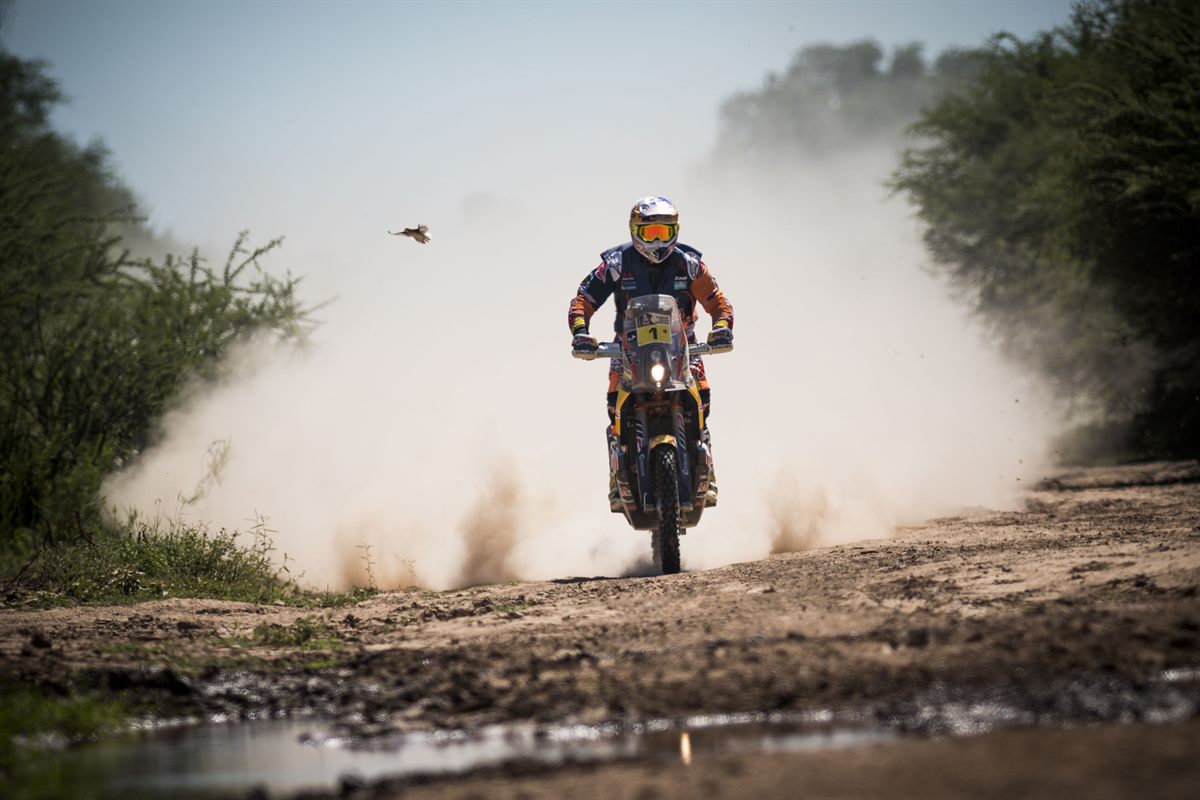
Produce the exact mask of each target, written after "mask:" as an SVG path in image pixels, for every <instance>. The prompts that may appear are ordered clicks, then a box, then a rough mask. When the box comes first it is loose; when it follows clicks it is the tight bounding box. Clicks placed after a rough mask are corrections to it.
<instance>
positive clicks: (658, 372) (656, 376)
mask: <svg viewBox="0 0 1200 800" xmlns="http://www.w3.org/2000/svg"><path fill="white" fill-rule="evenodd" d="M666 376H667V368H666V367H664V366H663V365H662V364H652V365H651V366H650V380H652V381H654V382H655V383H662V379H663V378H665V377H666Z"/></svg>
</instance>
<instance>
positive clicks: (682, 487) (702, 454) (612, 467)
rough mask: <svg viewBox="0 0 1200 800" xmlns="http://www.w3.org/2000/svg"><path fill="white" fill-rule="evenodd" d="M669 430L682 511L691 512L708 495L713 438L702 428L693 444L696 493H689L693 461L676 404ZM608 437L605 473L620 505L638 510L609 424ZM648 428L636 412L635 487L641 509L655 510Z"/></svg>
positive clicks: (622, 458)
mask: <svg viewBox="0 0 1200 800" xmlns="http://www.w3.org/2000/svg"><path fill="white" fill-rule="evenodd" d="M671 413H672V423H673V424H672V427H673V428H674V434H675V435H674V438H675V453H676V458H677V463H678V465H679V499H680V506H681V510H685V511H690V510H692V509H693V508H695V507H697V506H699V507H703V505H704V498H705V497H706V496H707V494H708V483H709V479H710V477H711V476H712V463H713V459H712V439H711V437H710V435H709V432H708V427H707V426H705V427H704V428H703V429H701V431H700V441H699V442H697V443H696V455H697V459H696V465H695V470H696V490H695V492H694V493H693V492H692V465H691V463H692V459H691V458H690V457H689V453H688V444H687V443H688V437H687V422H686V420H685V418H684V415H683V407H682V405H681V404H680V403H678V402H676V403H675V404H674V405H673V406H672V409H671ZM605 430H606V434H607V438H608V470H609V474H611V475H613V476H614V478H615V480H616V484H617V490H618V491H619V492H620V495H621V502H622V503H623V504H624V505H625V506H627V507H629V508H630V509H636V508H637V507H638V499H639V498H637V497H635V496H634V493H633V486H632V482H631V481H630V473H629V470H628V468H627V466H626V463H625V459H624V452H623V448H622V447H621V438H620V437H619V436H618V435H617V434H616V432H615V431H614V430H613V426H612V425H610V426H608V427H607V428H606V429H605ZM648 430H649V425H648V422H647V419H646V413H645V412H644V411H639V412H637V415H636V416H635V417H634V419H633V431H634V433H633V442H634V447H635V448H636V449H635V453H636V468H637V481H638V486H640V487H642V497H641V498H640V500H641V507H642V508H643V509H652V508H654V507H655V505H656V503H655V502H654V497H653V496H652V495H651V493H650V491H649V486H650V446H651V443H652V441H651V439H650V437H649V435H648Z"/></svg>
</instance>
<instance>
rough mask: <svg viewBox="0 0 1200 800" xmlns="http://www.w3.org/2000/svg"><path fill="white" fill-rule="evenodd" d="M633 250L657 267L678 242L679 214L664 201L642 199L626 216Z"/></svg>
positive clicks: (668, 201)
mask: <svg viewBox="0 0 1200 800" xmlns="http://www.w3.org/2000/svg"><path fill="white" fill-rule="evenodd" d="M629 234H630V236H632V237H633V246H634V247H635V248H637V251H638V252H639V253H641V254H642V255H644V256H645V257H646V258H647V259H649V260H650V261H651V262H652V263H654V264H661V263H662V262H663V261H665V260H666V259H667V257H668V256H669V255H671V253H673V252H674V251H675V243H676V242H678V241H679V212H678V211H676V210H675V204H674V203H672V202H671V201H670V200H668V199H667V198H665V197H643V198H642V199H641V200H638V201H637V202H636V203H634V204H633V210H632V211H630V212H629Z"/></svg>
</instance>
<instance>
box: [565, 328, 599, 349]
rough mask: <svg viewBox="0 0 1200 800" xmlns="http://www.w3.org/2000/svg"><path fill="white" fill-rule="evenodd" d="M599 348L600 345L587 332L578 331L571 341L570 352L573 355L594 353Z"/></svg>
mask: <svg viewBox="0 0 1200 800" xmlns="http://www.w3.org/2000/svg"><path fill="white" fill-rule="evenodd" d="M599 347H600V343H599V342H597V341H596V337H595V336H592V335H591V334H590V333H588V332H587V331H580V332H579V333H577V334H575V338H573V339H572V340H571V350H572V352H575V353H594V352H596V350H598V349H599Z"/></svg>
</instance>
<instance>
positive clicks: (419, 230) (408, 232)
mask: <svg viewBox="0 0 1200 800" xmlns="http://www.w3.org/2000/svg"><path fill="white" fill-rule="evenodd" d="M388 233H390V234H391V235H392V236H407V237H409V238H410V239H416V240H417V241H418V242H420V243H421V244H425V243H426V242H428V241H429V236H428V235H427V234H428V233H429V228H428V227H427V226H425V225H418V226H417V227H415V228H405V229H404V230H402V231H399V232H397V231H388Z"/></svg>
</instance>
